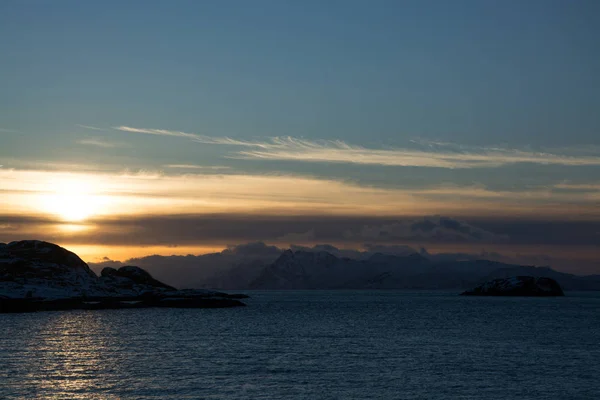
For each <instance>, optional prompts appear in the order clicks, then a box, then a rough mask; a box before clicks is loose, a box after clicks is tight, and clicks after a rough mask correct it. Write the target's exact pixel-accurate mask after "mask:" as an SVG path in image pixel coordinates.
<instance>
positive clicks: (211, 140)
mask: <svg viewBox="0 0 600 400" xmlns="http://www.w3.org/2000/svg"><path fill="white" fill-rule="evenodd" d="M113 129H116V130H119V131H122V132H132V133H144V134H147V135H155V136H170V137H179V138H185V139H190V140H192V141H194V142H198V143H203V144H219V145H233V146H259V147H260V146H261V144H260V143H252V142H247V141H243V140H236V139H231V138H228V137H211V136H206V135H198V134H195V133H186V132H180V131H170V130H166V129H146V128H133V127H130V126H117V127H114V128H113Z"/></svg>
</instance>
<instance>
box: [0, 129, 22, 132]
mask: <svg viewBox="0 0 600 400" xmlns="http://www.w3.org/2000/svg"><path fill="white" fill-rule="evenodd" d="M0 132H4V133H16V132H18V131H17V130H15V129H4V128H0Z"/></svg>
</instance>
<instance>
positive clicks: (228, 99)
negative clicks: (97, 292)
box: [0, 0, 600, 273]
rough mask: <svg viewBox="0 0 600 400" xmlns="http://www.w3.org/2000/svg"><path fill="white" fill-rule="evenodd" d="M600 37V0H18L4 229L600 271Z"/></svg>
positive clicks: (7, 48)
mask: <svg viewBox="0 0 600 400" xmlns="http://www.w3.org/2000/svg"><path fill="white" fill-rule="evenodd" d="M599 49H600V2H598V1H596V0H579V1H573V2H567V1H561V0H529V1H500V2H498V1H486V0H483V1H481V0H472V1H467V0H458V1H442V0H439V1H433V0H420V1H383V0H379V1H371V2H368V1H327V2H323V1H294V2H292V1H252V2H250V1H173V2H166V1H160V2H152V1H97V2H90V1H64V0H60V1H52V2H50V1H47V2H43V1H20V0H19V1H6V0H5V1H2V2H0V60H1V62H0V166H1V167H0V194H1V196H0V242H7V241H12V240H19V239H26V238H38V239H43V240H49V241H53V242H56V243H58V244H60V245H63V246H66V247H68V248H70V249H72V250H74V251H76V252H77V253H78V254H80V255H81V256H82V257H83V258H84V259H85V260H86V261H98V260H100V259H102V258H103V257H108V258H111V259H125V258H128V257H133V256H141V255H147V254H153V253H159V254H186V253H203V252H208V251H217V250H220V249H223V248H224V247H226V246H227V245H232V244H240V243H246V242H252V241H265V242H267V243H272V244H276V245H280V246H285V245H289V244H292V243H294V244H304V245H314V244H317V243H331V244H335V245H336V246H341V247H347V248H357V249H358V248H364V246H365V245H366V244H373V243H378V244H385V245H399V244H409V245H413V246H416V247H417V248H418V247H419V246H424V247H426V248H427V249H428V250H430V249H431V251H456V252H459V251H465V252H482V251H490V252H491V251H494V252H501V253H503V254H504V253H506V254H511V255H514V256H518V257H521V260H522V261H523V262H526V261H531V260H543V261H540V262H545V261H547V263H548V264H552V265H553V266H556V267H557V268H559V269H563V270H570V271H574V272H586V273H594V272H595V273H600V264H599V263H598V257H597V252H598V249H599V248H600V111H599V110H600V90H599V89H600V74H599V73H598V71H600V51H599ZM424 222H427V224H429V225H422V223H424ZM457 224H458V225H457ZM434 226H435V227H434ZM465 227H466V228H465ZM536 257H537V258H536ZM539 257H549V258H547V259H543V258H539ZM534 262H535V261H534Z"/></svg>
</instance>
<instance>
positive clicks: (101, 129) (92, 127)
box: [75, 124, 106, 131]
mask: <svg viewBox="0 0 600 400" xmlns="http://www.w3.org/2000/svg"><path fill="white" fill-rule="evenodd" d="M75 126H78V127H80V128H84V129H90V130H93V131H106V129H104V128H98V127H96V126H91V125H81V124H75Z"/></svg>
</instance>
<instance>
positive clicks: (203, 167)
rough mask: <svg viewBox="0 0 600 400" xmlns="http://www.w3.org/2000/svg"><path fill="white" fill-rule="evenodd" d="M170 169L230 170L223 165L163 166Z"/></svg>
mask: <svg viewBox="0 0 600 400" xmlns="http://www.w3.org/2000/svg"><path fill="white" fill-rule="evenodd" d="M164 167H165V168H170V169H194V170H214V171H221V170H225V169H231V167H227V166H224V165H195V164H168V165H165V166H164Z"/></svg>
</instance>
